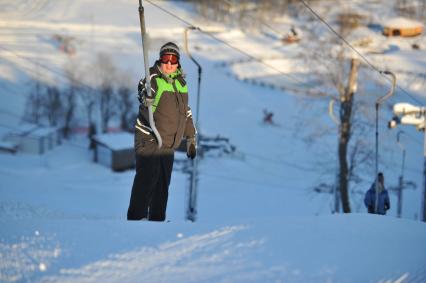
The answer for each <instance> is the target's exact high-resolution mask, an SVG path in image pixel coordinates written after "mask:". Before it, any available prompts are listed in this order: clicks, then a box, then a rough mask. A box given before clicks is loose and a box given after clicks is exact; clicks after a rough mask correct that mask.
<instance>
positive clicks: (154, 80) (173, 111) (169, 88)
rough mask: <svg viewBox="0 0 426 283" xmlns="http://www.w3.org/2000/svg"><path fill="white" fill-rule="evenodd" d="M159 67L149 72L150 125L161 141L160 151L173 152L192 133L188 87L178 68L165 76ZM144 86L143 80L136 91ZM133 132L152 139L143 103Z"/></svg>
mask: <svg viewBox="0 0 426 283" xmlns="http://www.w3.org/2000/svg"><path fill="white" fill-rule="evenodd" d="M159 64H160V63H159V62H158V61H157V62H156V63H155V64H154V66H153V67H151V68H150V75H151V94H152V96H153V97H154V103H153V105H152V110H153V113H154V122H155V126H156V127H157V130H158V132H159V133H160V136H161V138H162V140H163V148H173V149H176V148H178V147H179V145H180V143H181V141H182V138H183V137H186V138H192V137H194V136H195V133H196V130H195V127H194V124H193V121H192V112H191V108H190V107H189V105H188V87H187V85H186V81H185V80H184V78H183V76H182V71H181V69H180V68H178V70H177V71H176V72H175V73H173V74H171V75H168V76H166V75H165V74H163V73H162V72H161V71H160V66H159ZM144 85H145V80H143V81H142V82H140V83H139V86H138V89H139V91H141V89H142V88H143V91H144ZM136 131H137V132H140V133H142V134H144V135H147V136H149V135H152V136H154V134H153V133H152V130H151V128H150V125H149V118H148V108H147V106H146V105H145V104H144V103H141V104H140V106H139V115H138V119H137V121H136Z"/></svg>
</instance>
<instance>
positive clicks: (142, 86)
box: [138, 79, 146, 104]
mask: <svg viewBox="0 0 426 283" xmlns="http://www.w3.org/2000/svg"><path fill="white" fill-rule="evenodd" d="M145 97H146V88H145V80H144V79H141V80H140V81H139V83H138V100H139V102H140V103H142V104H145Z"/></svg>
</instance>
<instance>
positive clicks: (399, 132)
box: [396, 131, 405, 218]
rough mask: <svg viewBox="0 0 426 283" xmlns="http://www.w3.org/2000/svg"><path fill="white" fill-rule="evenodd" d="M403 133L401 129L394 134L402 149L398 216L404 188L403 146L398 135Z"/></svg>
mask: <svg viewBox="0 0 426 283" xmlns="http://www.w3.org/2000/svg"><path fill="white" fill-rule="evenodd" d="M402 133H403V131H398V134H397V135H396V139H397V142H398V145H399V147H400V148H401V150H402V164H401V175H400V176H399V178H398V179H399V182H398V185H399V186H398V209H397V216H398V218H401V215H402V190H403V189H404V169H405V168H404V167H405V147H404V145H403V144H402V143H401V139H400V136H401V134H402Z"/></svg>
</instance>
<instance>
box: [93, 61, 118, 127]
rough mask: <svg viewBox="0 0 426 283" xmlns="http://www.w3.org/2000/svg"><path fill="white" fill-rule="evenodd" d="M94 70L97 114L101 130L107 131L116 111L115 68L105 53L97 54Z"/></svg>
mask: <svg viewBox="0 0 426 283" xmlns="http://www.w3.org/2000/svg"><path fill="white" fill-rule="evenodd" d="M94 70H95V73H96V77H97V86H98V90H99V91H98V99H99V102H98V103H99V104H98V106H99V113H100V115H101V117H100V118H101V130H102V132H103V133H106V132H107V131H108V124H109V121H110V120H111V118H113V117H114V116H115V115H116V113H117V111H116V97H115V95H116V93H115V89H114V83H115V82H116V73H117V71H116V67H115V65H114V63H113V61H112V59H111V56H109V55H108V54H105V53H100V54H98V56H97V58H96V61H95V65H94Z"/></svg>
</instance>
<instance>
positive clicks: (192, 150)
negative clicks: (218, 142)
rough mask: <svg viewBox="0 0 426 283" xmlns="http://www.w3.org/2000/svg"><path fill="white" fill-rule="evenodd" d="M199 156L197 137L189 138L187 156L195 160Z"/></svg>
mask: <svg viewBox="0 0 426 283" xmlns="http://www.w3.org/2000/svg"><path fill="white" fill-rule="evenodd" d="M196 155H197V141H196V138H195V137H192V138H187V140H186V156H188V158H191V159H194V158H195V156H196Z"/></svg>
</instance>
